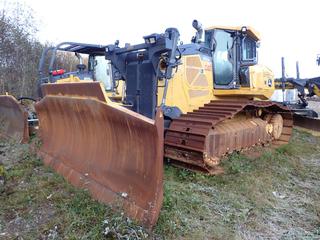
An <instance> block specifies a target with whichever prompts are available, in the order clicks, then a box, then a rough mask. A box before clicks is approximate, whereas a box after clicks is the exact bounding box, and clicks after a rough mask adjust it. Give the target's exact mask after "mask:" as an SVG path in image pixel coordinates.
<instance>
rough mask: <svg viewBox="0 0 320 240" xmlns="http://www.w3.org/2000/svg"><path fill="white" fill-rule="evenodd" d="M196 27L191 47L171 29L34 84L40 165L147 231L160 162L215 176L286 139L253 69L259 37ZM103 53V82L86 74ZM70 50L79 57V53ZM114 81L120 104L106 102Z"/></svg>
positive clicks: (267, 80)
mask: <svg viewBox="0 0 320 240" xmlns="http://www.w3.org/2000/svg"><path fill="white" fill-rule="evenodd" d="M193 26H194V27H195V29H196V30H197V32H196V35H195V36H194V37H193V38H192V41H191V43H190V44H180V45H178V41H179V32H178V30H177V29H174V28H169V29H167V30H166V31H165V33H163V34H151V35H148V36H145V37H144V43H141V44H138V45H129V44H126V46H125V47H119V43H118V42H117V43H116V44H112V45H107V46H100V49H99V51H93V49H92V46H91V47H87V48H85V49H82V50H83V51H82V53H86V54H88V55H89V57H88V66H84V65H83V64H81V65H80V66H79V71H77V72H76V73H65V72H64V71H61V69H53V68H52V66H51V69H50V71H49V73H51V76H49V77H44V76H42V77H41V78H40V81H39V88H40V89H41V91H40V92H41V95H42V100H41V101H39V102H38V103H37V104H36V106H35V107H36V111H37V114H38V118H39V125H40V136H41V139H42V142H43V144H42V146H41V149H40V155H41V156H42V157H43V158H44V161H45V163H46V164H48V165H51V166H52V167H53V168H54V169H56V171H57V172H59V173H60V174H62V175H63V176H64V177H65V178H66V179H67V180H68V181H70V182H71V183H73V184H74V185H76V186H81V187H85V188H88V189H89V190H90V192H91V193H92V195H93V196H94V197H95V198H96V199H99V200H101V201H103V202H108V203H110V202H112V203H118V202H121V203H123V206H124V209H125V210H126V213H127V214H128V215H129V216H131V217H133V218H135V219H137V220H139V221H140V222H141V223H143V224H144V225H146V226H153V225H154V224H155V223H156V221H157V218H158V215H159V212H160V208H161V205H162V198H163V197H162V195H163V190H162V177H163V176H162V171H163V158H164V157H165V158H168V159H170V161H171V162H172V163H174V164H176V165H178V166H181V167H185V168H188V169H191V170H195V171H201V172H204V173H207V174H216V173H220V172H222V171H223V170H222V169H221V168H220V167H219V166H218V165H219V162H220V159H221V158H222V157H223V156H224V155H226V154H228V153H231V152H233V151H235V150H241V149H245V148H249V147H251V146H253V145H257V144H275V145H281V144H286V143H287V142H288V141H289V139H290V136H291V132H292V123H293V121H292V114H291V112H290V111H289V109H288V108H286V107H284V106H283V105H281V104H277V103H273V102H271V101H269V100H268V99H269V98H270V96H271V95H272V93H273V91H274V89H275V84H274V76H273V73H272V72H271V71H270V70H269V69H268V68H266V67H264V66H261V65H258V64H257V47H258V45H259V40H260V37H259V34H258V33H257V32H256V31H255V30H253V29H252V28H249V27H211V28H208V29H206V30H203V29H202V27H201V25H200V24H199V23H198V22H197V21H194V22H193ZM203 33H204V37H203ZM71 45H72V44H71ZM82 47H83V46H82ZM96 50H97V49H96ZM101 50H102V51H103V56H104V57H105V59H106V60H108V61H109V62H110V63H111V70H112V72H111V73H112V74H111V76H112V77H111V78H109V82H104V81H102V79H98V78H95V77H94V74H95V72H94V71H93V72H92V69H94V66H96V64H99V62H98V61H97V57H98V56H101V54H102V53H101V52H102V51H101ZM68 51H71V52H72V51H74V52H76V51H77V52H80V53H81V46H70V47H69V48H68ZM53 73H55V76H53ZM92 73H93V77H91V78H89V79H86V77H85V76H88V74H89V75H90V76H91V74H92ZM119 81H122V82H123V83H124V84H123V86H122V89H123V91H121V97H120V98H119V97H118V98H112V92H114V91H115V90H114V89H115V87H117V86H118V84H117V83H118V82H119ZM106 84H108V86H111V88H109V89H108V90H110V91H106V87H105V86H106ZM110 96H111V97H110Z"/></svg>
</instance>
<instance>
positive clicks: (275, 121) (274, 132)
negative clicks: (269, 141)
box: [264, 113, 283, 139]
mask: <svg viewBox="0 0 320 240" xmlns="http://www.w3.org/2000/svg"><path fill="white" fill-rule="evenodd" d="M264 120H265V121H267V122H268V125H267V132H268V133H269V134H271V136H272V137H273V138H274V139H279V138H280V136H281V134H282V130H283V118H282V116H281V114H279V113H277V114H267V115H266V116H265V117H264Z"/></svg>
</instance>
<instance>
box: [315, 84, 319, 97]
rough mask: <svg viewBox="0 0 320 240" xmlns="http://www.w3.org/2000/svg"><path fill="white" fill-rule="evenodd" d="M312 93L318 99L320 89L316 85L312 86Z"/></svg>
mask: <svg viewBox="0 0 320 240" xmlns="http://www.w3.org/2000/svg"><path fill="white" fill-rule="evenodd" d="M313 91H314V93H315V94H316V95H317V96H318V97H320V89H319V88H318V87H317V86H316V85H314V89H313Z"/></svg>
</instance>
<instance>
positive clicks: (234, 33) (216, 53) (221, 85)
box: [204, 27, 259, 89]
mask: <svg viewBox="0 0 320 240" xmlns="http://www.w3.org/2000/svg"><path fill="white" fill-rule="evenodd" d="M204 41H205V42H204V44H205V46H206V47H207V48H209V49H211V50H212V66H213V79H214V88H215V89H237V88H240V87H249V86H250V74H249V66H252V65H256V64H257V62H258V56H257V48H258V47H259V35H258V33H257V32H255V31H254V30H253V29H251V28H247V27H235V28H222V27H212V28H208V29H206V30H205V40H204Z"/></svg>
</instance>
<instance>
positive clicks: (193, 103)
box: [158, 55, 214, 113]
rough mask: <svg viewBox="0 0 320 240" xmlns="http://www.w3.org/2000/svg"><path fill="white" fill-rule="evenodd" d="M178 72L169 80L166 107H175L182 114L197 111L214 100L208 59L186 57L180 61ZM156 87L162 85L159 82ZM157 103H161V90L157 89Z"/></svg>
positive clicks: (193, 56) (192, 56) (194, 56)
mask: <svg viewBox="0 0 320 240" xmlns="http://www.w3.org/2000/svg"><path fill="white" fill-rule="evenodd" d="M181 62H182V64H181V65H179V66H178V71H177V72H176V73H175V75H174V77H173V78H172V79H171V80H169V85H168V92H167V98H166V105H167V106H176V107H178V108H179V109H180V110H181V111H182V112H183V113H186V112H188V111H192V110H194V109H197V108H198V107H200V106H203V104H205V103H207V102H209V101H210V100H212V99H213V98H214V96H213V95H212V90H213V80H212V63H211V59H210V58H205V57H204V58H201V57H200V55H187V56H183V57H182V59H181ZM158 85H160V86H161V85H163V83H162V82H161V81H159V84H158ZM158 92H159V94H158V103H161V99H162V96H163V88H161V87H160V88H158Z"/></svg>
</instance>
